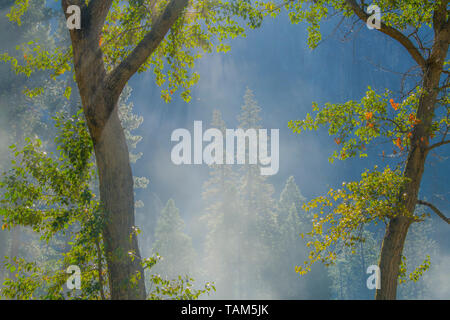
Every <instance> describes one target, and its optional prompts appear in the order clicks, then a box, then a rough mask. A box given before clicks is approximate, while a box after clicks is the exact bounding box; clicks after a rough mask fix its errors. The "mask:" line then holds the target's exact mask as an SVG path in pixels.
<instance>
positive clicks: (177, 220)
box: [151, 199, 195, 279]
mask: <svg viewBox="0 0 450 320" xmlns="http://www.w3.org/2000/svg"><path fill="white" fill-rule="evenodd" d="M153 252H154V253H158V254H159V255H160V256H161V257H162V261H160V262H158V263H157V264H156V266H155V267H153V268H152V269H151V272H152V273H159V274H161V275H162V276H163V277H167V278H168V279H174V278H177V277H178V276H180V275H188V276H191V275H192V272H193V267H194V261H195V251H194V249H193V247H192V240H191V238H190V237H189V236H188V235H187V234H185V233H184V222H183V220H182V219H181V217H180V213H179V210H178V208H177V207H176V206H175V202H174V201H173V200H172V199H170V200H169V201H167V204H166V206H165V207H164V209H163V210H162V212H161V216H160V217H159V219H158V221H157V225H156V230H155V242H154V244H153Z"/></svg>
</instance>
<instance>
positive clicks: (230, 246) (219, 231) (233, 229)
mask: <svg viewBox="0 0 450 320" xmlns="http://www.w3.org/2000/svg"><path fill="white" fill-rule="evenodd" d="M211 126H212V127H213V128H217V129H219V130H221V131H222V134H225V130H226V125H225V122H224V121H223V119H222V116H221V113H220V111H218V110H215V111H214V112H213V119H212V122H211ZM225 157H226V154H225V153H224V159H225ZM223 163H225V161H224V162H223ZM209 175H210V177H209V179H208V180H207V181H206V182H205V183H204V185H203V194H202V196H203V201H204V203H205V206H206V210H205V211H206V212H205V215H204V216H203V217H202V219H203V220H205V221H206V222H207V226H208V233H207V235H206V244H205V258H204V269H205V275H204V277H205V279H214V282H215V284H216V288H217V294H216V296H217V297H221V298H232V297H236V294H237V292H236V290H237V288H238V277H237V272H236V265H237V263H238V260H237V257H236V252H237V251H238V246H239V237H240V235H239V233H238V230H239V229H238V226H239V219H240V216H239V215H240V206H239V205H240V203H239V196H238V190H237V183H238V180H237V175H236V173H235V172H234V171H233V168H232V166H231V165H227V164H213V165H210V172H209Z"/></svg>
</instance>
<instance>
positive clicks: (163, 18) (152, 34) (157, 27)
mask: <svg viewBox="0 0 450 320" xmlns="http://www.w3.org/2000/svg"><path fill="white" fill-rule="evenodd" d="M99 1H100V0H99ZM188 2H189V0H171V1H170V3H169V4H168V5H167V6H166V8H165V9H164V12H163V13H162V14H161V15H160V16H159V17H158V18H157V19H156V21H155V23H154V24H153V26H152V29H151V30H150V31H149V32H148V33H147V34H146V35H145V36H144V38H143V39H142V40H141V42H139V44H138V45H137V46H136V48H134V50H133V51H132V52H131V53H130V54H129V55H128V57H126V58H125V60H123V61H122V62H121V63H120V64H119V65H118V66H117V67H116V68H115V69H114V70H113V71H112V72H111V73H110V74H109V75H108V76H107V79H106V88H108V89H109V90H110V91H111V94H112V95H113V98H114V99H115V98H118V96H119V95H120V93H121V91H122V89H123V88H124V86H125V84H126V83H127V82H128V80H129V79H130V78H131V76H133V74H135V73H136V72H137V71H138V69H139V68H140V66H141V65H143V64H144V63H145V61H146V60H147V59H148V58H149V57H150V56H151V54H152V53H153V52H154V51H155V50H156V48H157V47H158V46H159V44H160V43H161V41H162V40H163V39H164V37H165V36H166V34H167V32H169V30H170V28H171V27H172V26H173V24H174V23H175V22H176V21H177V19H178V18H179V17H180V16H181V14H182V12H183V10H184V9H185V8H186V7H187V5H188Z"/></svg>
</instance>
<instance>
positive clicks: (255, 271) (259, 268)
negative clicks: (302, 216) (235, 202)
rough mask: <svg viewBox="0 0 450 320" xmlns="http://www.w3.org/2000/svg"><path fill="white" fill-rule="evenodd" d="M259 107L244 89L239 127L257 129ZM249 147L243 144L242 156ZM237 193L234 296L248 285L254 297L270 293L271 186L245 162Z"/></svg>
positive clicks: (245, 295) (244, 293) (256, 167)
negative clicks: (267, 267)
mask: <svg viewBox="0 0 450 320" xmlns="http://www.w3.org/2000/svg"><path fill="white" fill-rule="evenodd" d="M260 112H261V108H260V107H259V105H258V102H257V101H256V99H255V97H254V95H253V92H252V91H251V90H250V89H249V88H247V89H246V92H245V95H244V105H243V106H242V108H241V112H240V115H239V116H238V120H239V128H241V129H243V130H248V129H260V128H261V117H260ZM248 152H249V148H248V145H247V146H246V156H247V157H248ZM239 174H240V182H239V194H240V199H241V203H242V210H241V215H240V217H239V221H240V223H239V232H240V235H241V239H240V241H239V243H240V247H239V250H238V253H237V254H238V265H237V268H238V274H239V278H240V287H239V290H238V291H239V296H238V298H242V299H245V298H250V296H251V292H250V291H249V289H250V288H255V289H256V290H257V296H259V297H261V298H263V297H265V296H266V295H270V288H268V286H267V280H266V278H267V277H265V276H264V266H265V264H266V261H268V260H270V253H271V250H270V249H271V247H272V244H273V240H274V239H273V234H274V229H275V214H274V212H275V202H274V200H273V193H274V188H273V186H272V185H271V184H269V183H267V182H266V179H267V177H266V176H262V175H261V173H260V166H259V165H258V164H245V165H243V166H242V167H241V168H240V170H239Z"/></svg>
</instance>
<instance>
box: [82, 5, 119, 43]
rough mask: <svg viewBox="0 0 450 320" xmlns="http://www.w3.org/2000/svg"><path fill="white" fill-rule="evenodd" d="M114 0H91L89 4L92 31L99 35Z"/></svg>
mask: <svg viewBox="0 0 450 320" xmlns="http://www.w3.org/2000/svg"><path fill="white" fill-rule="evenodd" d="M112 2H113V0H91V1H90V2H89V5H88V10H89V20H90V25H89V28H90V32H92V33H93V34H94V36H99V35H100V33H101V31H102V28H103V24H104V23H105V20H106V16H107V15H108V12H109V9H110V8H111V5H112Z"/></svg>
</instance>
